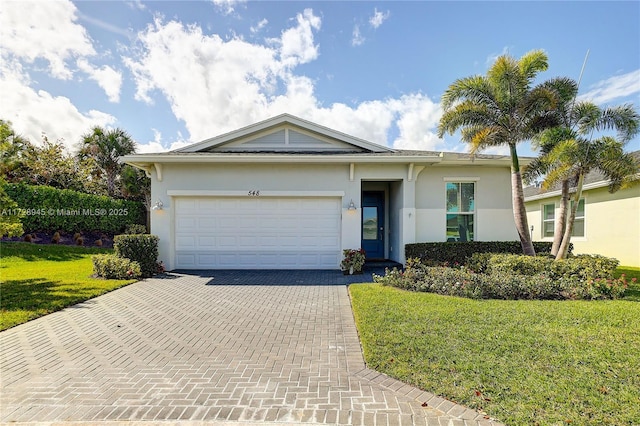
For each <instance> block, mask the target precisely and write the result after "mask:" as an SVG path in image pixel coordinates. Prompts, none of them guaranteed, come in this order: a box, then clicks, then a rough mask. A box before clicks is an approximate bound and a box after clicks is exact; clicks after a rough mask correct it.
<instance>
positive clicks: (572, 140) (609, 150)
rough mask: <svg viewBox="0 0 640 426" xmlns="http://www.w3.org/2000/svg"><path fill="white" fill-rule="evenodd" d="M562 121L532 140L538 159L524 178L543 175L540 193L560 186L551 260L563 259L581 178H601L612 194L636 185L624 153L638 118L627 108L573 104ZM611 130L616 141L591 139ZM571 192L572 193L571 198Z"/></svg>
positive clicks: (636, 168)
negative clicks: (597, 175) (535, 142)
mask: <svg viewBox="0 0 640 426" xmlns="http://www.w3.org/2000/svg"><path fill="white" fill-rule="evenodd" d="M566 118H567V120H566V121H565V124H564V125H563V126H560V127H555V128H552V129H547V130H545V131H543V132H542V133H541V134H540V135H539V136H538V141H539V142H540V143H541V146H542V155H541V156H540V157H539V158H538V160H536V162H534V163H532V164H531V165H530V166H531V167H530V170H527V173H526V175H527V177H529V176H535V175H539V174H545V173H546V177H545V179H544V181H543V188H549V187H551V186H553V185H555V184H556V183H558V182H560V183H561V187H562V196H561V198H562V200H563V201H562V202H561V206H560V215H559V218H558V222H560V223H556V227H555V234H554V247H556V246H557V251H555V252H554V251H553V250H552V253H553V254H554V255H555V256H556V259H564V258H565V257H566V256H567V252H568V249H569V243H570V242H571V233H572V232H573V224H574V221H575V216H576V211H577V209H578V202H579V201H580V198H581V197H582V187H583V182H584V178H585V176H586V175H587V173H589V172H591V171H599V172H601V173H602V174H603V175H604V177H605V178H606V179H608V180H609V192H611V193H613V192H615V191H617V190H618V189H620V188H624V187H626V186H628V185H629V184H630V183H631V182H633V181H635V180H637V174H638V173H639V172H640V165H639V164H638V163H637V162H636V161H635V159H634V158H633V156H631V155H630V154H628V153H625V152H624V145H625V143H626V142H628V141H629V140H630V139H631V138H633V137H634V136H635V135H636V134H638V131H639V130H640V115H638V113H637V112H636V111H635V110H634V108H633V107H632V106H631V105H623V106H618V107H610V108H604V109H601V108H599V107H598V106H597V105H595V104H593V103H591V102H579V103H577V104H575V105H573V106H572V107H571V108H570V110H569V111H567V115H566ZM612 129H615V130H617V133H618V134H617V137H612V136H601V137H598V138H595V139H594V138H593V137H592V135H593V133H594V132H599V131H605V130H612ZM571 186H573V187H575V192H574V193H573V196H571V195H570V191H569V188H570V187H571ZM570 201H571V205H572V207H571V209H570V210H569V204H570ZM567 213H568V219H565V218H566V217H567Z"/></svg>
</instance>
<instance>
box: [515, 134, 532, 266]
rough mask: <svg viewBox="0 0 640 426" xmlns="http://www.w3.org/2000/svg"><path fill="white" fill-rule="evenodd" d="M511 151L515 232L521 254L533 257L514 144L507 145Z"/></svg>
mask: <svg viewBox="0 0 640 426" xmlns="http://www.w3.org/2000/svg"><path fill="white" fill-rule="evenodd" d="M509 149H510V151H511V196H512V202H513V219H514V221H515V223H516V230H517V231H518V236H519V237H520V245H521V246H522V253H524V254H525V255H527V256H535V255H536V251H535V249H534V248H533V242H532V241H531V234H530V233H529V222H528V220H527V209H526V207H525V205H524V192H523V190H522V173H520V164H519V162H518V153H517V152H516V146H515V144H509Z"/></svg>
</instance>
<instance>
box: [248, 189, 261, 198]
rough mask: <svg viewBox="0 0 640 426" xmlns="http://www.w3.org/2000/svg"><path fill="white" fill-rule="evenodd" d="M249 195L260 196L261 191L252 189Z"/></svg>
mask: <svg viewBox="0 0 640 426" xmlns="http://www.w3.org/2000/svg"><path fill="white" fill-rule="evenodd" d="M247 195H249V197H259V196H260V191H258V190H255V189H252V190H251V191H249V193H248V194H247Z"/></svg>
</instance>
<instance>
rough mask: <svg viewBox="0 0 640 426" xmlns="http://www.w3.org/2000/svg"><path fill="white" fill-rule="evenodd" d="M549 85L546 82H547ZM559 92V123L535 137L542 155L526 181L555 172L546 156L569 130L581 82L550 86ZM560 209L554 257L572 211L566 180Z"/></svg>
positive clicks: (527, 172)
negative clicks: (569, 213) (564, 131)
mask: <svg viewBox="0 0 640 426" xmlns="http://www.w3.org/2000/svg"><path fill="white" fill-rule="evenodd" d="M545 84H546V83H545ZM549 86H550V87H551V89H552V90H554V91H555V92H556V95H557V100H558V102H557V103H556V106H555V108H554V113H555V117H556V121H557V124H558V125H557V126H556V127H555V130H547V131H543V132H541V133H539V134H538V135H536V136H534V138H533V142H534V147H535V148H537V149H540V150H541V152H540V155H539V156H538V158H536V159H535V160H533V161H532V162H531V163H529V165H528V166H527V167H526V168H525V170H524V173H523V178H524V180H525V182H529V183H530V182H533V181H534V180H535V179H536V178H538V177H540V176H545V175H546V174H547V173H549V171H550V170H551V169H552V167H553V166H552V164H550V163H549V162H548V161H546V155H547V154H548V153H549V151H551V149H553V147H554V146H555V145H556V144H557V143H558V142H559V141H561V140H563V139H564V138H565V135H564V133H563V131H562V130H561V129H563V128H564V129H570V128H571V127H572V123H571V110H572V108H573V106H574V104H575V101H576V96H578V83H577V82H575V81H574V80H572V79H568V78H567V79H565V80H564V81H562V82H560V83H558V84H550V85H549ZM561 187H562V190H561V194H562V195H561V197H560V206H561V207H560V210H559V214H558V220H557V221H556V222H555V227H554V239H553V244H552V246H551V254H552V255H553V256H555V255H556V254H557V253H558V249H559V248H560V243H561V242H562V235H564V230H565V226H566V224H567V213H568V210H569V181H568V180H563V181H562V184H561Z"/></svg>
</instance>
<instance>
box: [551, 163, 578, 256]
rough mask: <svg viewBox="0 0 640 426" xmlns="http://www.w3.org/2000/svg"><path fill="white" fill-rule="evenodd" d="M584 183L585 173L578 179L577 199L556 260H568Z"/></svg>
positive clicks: (572, 207)
mask: <svg viewBox="0 0 640 426" xmlns="http://www.w3.org/2000/svg"><path fill="white" fill-rule="evenodd" d="M583 182H584V173H580V176H579V177H578V185H577V187H576V193H575V199H574V201H573V206H571V212H570V213H569V221H568V222H567V226H566V228H565V230H564V236H563V237H562V243H561V244H560V249H559V250H558V254H557V255H556V260H560V259H566V258H567V253H568V252H569V243H570V242H571V233H572V232H573V222H574V221H575V219H576V212H577V211H578V204H579V203H580V197H582V185H583Z"/></svg>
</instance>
